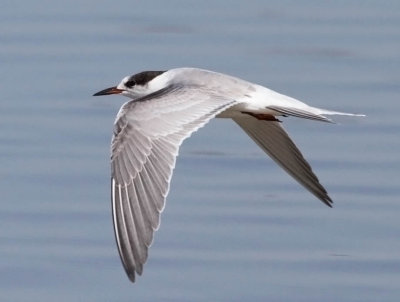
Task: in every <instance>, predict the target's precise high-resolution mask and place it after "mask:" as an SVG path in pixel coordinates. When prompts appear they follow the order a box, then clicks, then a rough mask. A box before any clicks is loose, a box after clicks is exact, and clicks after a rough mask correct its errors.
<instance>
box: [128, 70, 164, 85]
mask: <svg viewBox="0 0 400 302" xmlns="http://www.w3.org/2000/svg"><path fill="white" fill-rule="evenodd" d="M164 72H165V71H143V72H140V73H137V74H135V75H133V76H131V77H130V78H129V79H128V81H126V83H125V86H126V87H129V88H130V87H133V86H134V85H146V84H147V83H148V82H150V81H151V80H152V79H154V78H155V77H156V76H159V75H160V74H162V73H164Z"/></svg>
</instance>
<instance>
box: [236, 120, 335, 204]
mask: <svg viewBox="0 0 400 302" xmlns="http://www.w3.org/2000/svg"><path fill="white" fill-rule="evenodd" d="M234 121H235V122H236V123H237V124H238V125H239V126H240V127H241V128H242V129H243V130H244V131H245V132H246V133H247V134H248V135H249V136H250V137H251V138H252V139H253V140H254V141H255V142H256V143H257V144H258V145H259V146H260V147H261V149H263V150H264V152H266V153H267V154H268V155H269V156H271V157H272V159H273V160H274V161H275V162H277V163H278V164H279V165H280V166H281V167H282V168H283V169H285V170H286V172H288V173H289V174H290V175H291V176H293V177H294V178H295V179H296V180H297V181H298V182H299V183H300V184H302V185H303V186H304V187H305V188H306V189H307V190H309V191H310V192H311V193H312V194H314V195H315V196H316V197H318V199H320V200H321V201H322V202H324V203H325V204H326V205H327V206H329V207H332V203H333V202H332V199H331V198H330V197H329V196H328V193H327V192H326V190H325V188H324V187H323V186H322V185H321V184H320V183H319V180H318V178H317V176H316V175H315V174H314V172H313V171H312V169H311V166H310V165H309V164H308V162H307V161H306V160H305V158H304V157H303V155H302V154H301V152H300V150H299V149H298V148H297V147H296V145H295V144H294V143H293V141H292V140H291V139H290V137H289V136H288V134H287V133H286V131H285V130H284V129H283V128H282V126H281V125H280V123H279V122H274V121H265V120H257V119H256V118H252V117H245V118H234Z"/></svg>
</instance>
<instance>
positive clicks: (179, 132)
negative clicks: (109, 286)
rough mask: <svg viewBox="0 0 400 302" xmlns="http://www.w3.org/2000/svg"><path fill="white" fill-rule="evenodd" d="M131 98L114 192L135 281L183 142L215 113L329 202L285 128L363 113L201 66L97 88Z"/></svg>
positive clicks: (118, 126)
mask: <svg viewBox="0 0 400 302" xmlns="http://www.w3.org/2000/svg"><path fill="white" fill-rule="evenodd" d="M111 94H121V95H123V96H126V97H128V98H130V99H131V100H130V101H128V102H126V103H125V104H123V105H122V107H121V108H120V110H119V112H118V114H117V117H116V120H115V123H114V133H113V137H112V143H111V198H112V212H113V223H114V232H115V237H116V242H117V246H118V251H119V254H120V257H121V261H122V264H123V266H124V268H125V271H126V273H127V275H128V277H129V279H130V280H131V281H132V282H134V281H135V275H136V274H138V275H141V274H142V272H143V265H144V263H145V262H146V260H147V256H148V248H149V246H150V245H151V243H152V241H153V235H154V232H155V231H156V230H157V229H158V228H159V225H160V214H161V212H162V211H163V209H164V206H165V201H166V197H167V194H168V190H169V187H170V181H171V177H172V172H173V169H174V166H175V162H176V157H177V155H178V151H179V147H180V145H181V144H182V142H183V141H184V140H185V139H186V138H187V137H189V136H190V135H191V134H192V133H193V132H195V131H196V130H198V129H199V128H201V127H203V126H204V125H205V124H206V123H207V122H208V121H209V120H210V119H212V118H214V117H220V118H231V119H233V120H234V121H235V122H236V123H237V124H238V125H239V126H240V127H241V128H242V129H243V130H244V131H245V132H246V133H247V134H248V135H249V136H250V137H251V138H252V139H253V140H254V141H255V142H256V143H257V144H258V146H259V147H261V149H262V150H264V151H265V153H267V154H268V155H269V156H270V157H271V158H272V159H273V160H274V161H276V163H277V164H278V165H279V166H281V167H282V168H283V169H284V170H285V171H286V172H287V173H289V174H290V175H291V176H292V177H293V178H294V179H295V180H297V181H298V182H299V183H300V184H301V185H303V186H304V187H305V188H306V189H307V190H308V191H310V192H311V193H312V194H314V195H315V196H316V197H317V198H318V199H320V200H321V201H322V202H323V203H325V204H326V205H327V206H329V207H332V199H331V198H330V197H329V195H328V193H327V191H326V190H325V188H324V187H323V186H322V185H321V184H320V182H319V180H318V178H317V176H316V175H315V174H314V172H313V171H312V169H311V166H310V165H309V164H308V162H307V161H306V160H305V158H304V157H303V155H302V154H301V152H300V150H299V149H298V148H297V147H296V145H295V144H294V142H293V141H292V140H291V139H290V137H289V136H288V134H287V133H286V131H285V130H284V129H283V128H282V123H281V120H280V119H281V118H282V117H288V116H294V117H299V118H305V119H310V120H316V121H322V122H333V121H332V120H331V119H329V118H327V117H326V116H325V115H348V116H363V115H361V114H352V113H344V112H337V111H330V110H325V109H320V108H316V107H311V106H308V105H306V104H305V103H303V102H301V101H298V100H296V99H294V98H291V97H288V96H285V95H282V94H279V93H277V92H275V91H273V90H270V89H268V88H266V87H263V86H261V85H257V84H253V83H250V82H247V81H244V80H241V79H239V78H236V77H233V76H229V75H225V74H221V73H217V72H213V71H208V70H203V69H198V68H175V69H170V70H167V71H144V72H140V73H137V74H135V75H132V76H127V77H125V78H123V79H122V81H121V82H120V83H119V84H118V85H117V86H114V87H111V88H107V89H104V90H102V91H99V92H97V93H95V94H94V96H99V95H111Z"/></svg>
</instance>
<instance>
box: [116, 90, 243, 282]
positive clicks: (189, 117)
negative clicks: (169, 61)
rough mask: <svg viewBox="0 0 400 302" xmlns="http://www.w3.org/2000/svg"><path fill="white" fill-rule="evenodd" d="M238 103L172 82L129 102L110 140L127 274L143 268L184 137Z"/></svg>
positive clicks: (119, 239)
mask: <svg viewBox="0 0 400 302" xmlns="http://www.w3.org/2000/svg"><path fill="white" fill-rule="evenodd" d="M234 104H236V101H234V100H232V99H226V98H224V97H221V96H218V95H214V94H213V93H212V92H209V91H207V90H203V89H202V88H201V87H196V89H191V88H190V87H187V86H184V87H182V86H181V87H179V86H170V87H167V88H164V89H162V90H160V91H157V92H155V93H153V94H151V95H148V96H145V97H143V98H140V99H136V100H133V101H130V102H128V103H125V104H124V105H123V106H122V107H121V109H120V111H119V113H118V116H117V119H116V121H115V125H114V136H113V139H112V145H111V170H112V179H111V183H112V210H113V221H114V231H115V237H116V241H117V245H118V250H119V254H120V256H121V261H122V263H123V266H124V268H125V270H126V272H127V274H128V277H129V279H130V280H131V281H132V282H133V281H134V280H135V273H138V274H139V275H140V274H141V273H142V270H143V264H144V263H145V262H146V259H147V252H148V247H149V246H150V244H151V242H152V239H153V233H154V231H155V230H157V228H158V227H159V224H160V213H161V212H162V210H163V208H164V205H165V199H166V196H167V194H168V190H169V182H170V179H171V176H172V170H173V168H174V166H175V160H176V156H177V155H178V149H179V146H180V145H181V143H182V141H183V140H184V139H185V138H187V137H189V136H190V135H191V134H192V133H193V132H194V131H196V130H197V129H199V128H200V127H202V126H204V125H205V124H206V123H207V122H208V121H209V120H210V119H211V118H213V117H215V116H216V115H217V114H218V113H220V112H222V111H224V110H225V109H227V108H229V107H231V106H233V105H234Z"/></svg>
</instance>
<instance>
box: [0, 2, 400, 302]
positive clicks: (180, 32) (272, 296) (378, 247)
mask: <svg viewBox="0 0 400 302" xmlns="http://www.w3.org/2000/svg"><path fill="white" fill-rule="evenodd" d="M0 62H1V72H0V83H1V84H0V87H1V89H0V95H1V101H0V127H1V128H0V141H1V144H0V156H1V169H0V180H1V181H0V189H1V202H0V301H15V302H17V301H30V302H31V301H41V302H43V301H308V302H310V301H364V302H365V301H399V297H400V236H399V235H400V218H399V216H400V200H399V194H400V186H399V185H400V181H399V170H400V160H399V147H400V140H399V133H400V122H399V118H398V114H399V112H400V102H399V100H400V99H399V95H400V72H399V70H400V2H399V1H397V0H392V1H361V0H359V1H348V0H346V1H344V0H340V1H311V0H309V1H294V0H293V1H246V2H245V1H132V0H130V1H94V0H92V1H50V0H48V1H45V0H38V1H14V0H12V1H11V0H2V2H1V3H0ZM180 66H194V67H201V68H207V69H212V70H217V71H220V72H225V73H229V74H233V75H236V76H239V77H242V78H245V79H248V80H250V81H254V82H257V83H260V84H263V85H265V86H267V87H270V88H273V89H275V90H277V91H280V92H282V93H285V94H288V95H291V96H294V97H296V98H298V99H301V100H304V101H306V102H308V103H309V104H312V105H315V106H320V107H324V108H328V109H334V110H343V111H350V112H362V113H365V114H367V115H368V117H367V118H358V119H355V118H341V119H339V122H340V123H339V124H338V125H327V124H324V123H317V122H311V121H304V120H299V119H295V118H291V119H286V120H285V127H286V129H287V130H288V131H289V132H290V133H291V135H292V137H293V139H294V140H295V141H296V142H297V144H298V146H299V147H300V148H301V149H302V151H303V153H304V154H305V156H306V158H308V159H309V161H310V163H311V164H312V165H313V167H314V170H315V172H316V173H317V174H318V176H319V178H320V179H321V181H322V183H323V184H324V185H325V186H326V188H327V189H328V191H329V193H330V195H331V197H332V198H333V199H334V201H335V207H334V208H333V209H329V208H327V207H326V206H324V205H323V204H322V203H321V202H319V201H318V200H316V198H315V197H313V196H312V195H311V194H309V193H308V192H307V191H306V190H304V189H303V188H302V187H300V186H299V185H298V184H297V183H296V182H295V181H294V180H292V179H291V178H290V177H289V176H288V175H286V174H285V173H284V172H283V171H281V170H280V169H279V168H278V167H276V165H275V164H274V163H273V162H272V161H271V160H270V159H269V158H266V156H265V155H264V154H263V153H262V152H261V151H260V150H259V149H258V147H257V146H256V145H255V144H254V143H253V142H252V141H251V140H250V139H249V138H248V137H246V135H244V134H243V133H242V132H241V131H239V129H238V127H237V126H236V125H234V123H232V122H231V121H227V120H214V121H212V122H211V123H210V124H209V125H207V126H206V127H205V128H203V129H201V131H199V132H198V133H196V134H195V135H194V136H193V137H192V138H191V139H190V140H188V141H186V142H185V144H184V145H183V148H182V149H181V152H180V158H179V161H178V164H177V167H176V170H175V175H174V178H173V182H172V188H171V192H170V194H169V197H168V202H167V207H166V209H165V212H164V214H163V216H162V226H161V228H160V230H159V231H158V232H157V233H156V236H155V242H154V244H153V246H152V247H151V250H150V258H149V261H148V263H147V264H146V266H145V271H144V274H143V276H142V277H141V278H139V279H138V281H137V283H136V284H131V283H130V282H129V281H128V279H127V278H126V276H125V273H124V271H123V269H122V266H121V264H120V260H119V257H118V254H117V249H116V247H115V242H114V235H113V231H112V224H111V214H110V201H109V197H110V192H109V178H110V176H109V143H110V136H111V131H112V123H113V121H114V117H115V114H116V112H117V110H118V108H119V106H120V105H121V104H122V103H123V102H124V101H126V100H125V99H123V98H122V97H114V98H112V97H104V98H93V97H91V95H92V94H93V93H94V92H96V91H98V90H100V89H103V88H106V87H109V86H112V85H113V84H116V83H117V82H118V81H119V80H120V78H122V76H124V75H128V74H132V73H135V72H138V71H142V70H152V69H156V70H159V69H168V68H172V67H180Z"/></svg>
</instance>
